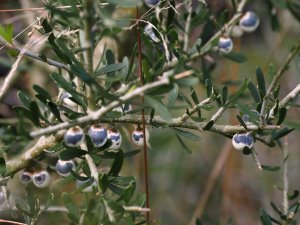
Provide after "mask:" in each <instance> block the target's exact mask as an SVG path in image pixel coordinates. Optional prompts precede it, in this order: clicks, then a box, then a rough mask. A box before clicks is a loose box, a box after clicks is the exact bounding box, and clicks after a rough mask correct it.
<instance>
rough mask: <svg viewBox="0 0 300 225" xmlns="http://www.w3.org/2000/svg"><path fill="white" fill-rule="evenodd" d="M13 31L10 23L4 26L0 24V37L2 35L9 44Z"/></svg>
mask: <svg viewBox="0 0 300 225" xmlns="http://www.w3.org/2000/svg"><path fill="white" fill-rule="evenodd" d="M13 31H14V29H13V26H12V24H9V25H6V26H2V25H0V37H1V36H2V37H3V38H4V39H5V40H6V41H7V42H8V43H10V44H12V38H13Z"/></svg>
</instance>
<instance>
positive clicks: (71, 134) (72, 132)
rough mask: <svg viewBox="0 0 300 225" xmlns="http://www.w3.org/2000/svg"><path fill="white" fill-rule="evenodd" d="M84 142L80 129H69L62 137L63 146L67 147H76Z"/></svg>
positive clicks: (77, 127) (76, 127)
mask: <svg viewBox="0 0 300 225" xmlns="http://www.w3.org/2000/svg"><path fill="white" fill-rule="evenodd" d="M83 140H84V133H83V130H82V129H81V127H79V126H75V127H71V128H70V129H69V130H67V132H66V133H65V135H64V141H65V144H66V145H67V146H69V147H78V146H79V145H80V144H81V143H82V141H83Z"/></svg>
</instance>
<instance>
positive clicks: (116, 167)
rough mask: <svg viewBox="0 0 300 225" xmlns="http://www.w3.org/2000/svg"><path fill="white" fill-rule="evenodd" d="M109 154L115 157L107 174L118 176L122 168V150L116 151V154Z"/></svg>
mask: <svg viewBox="0 0 300 225" xmlns="http://www.w3.org/2000/svg"><path fill="white" fill-rule="evenodd" d="M111 153H113V154H114V155H115V156H114V158H115V159H114V162H113V164H112V166H111V168H110V171H109V173H108V174H109V175H112V176H118V174H119V172H120V171H121V169H122V166H123V161H124V154H123V151H122V150H118V151H117V152H111Z"/></svg>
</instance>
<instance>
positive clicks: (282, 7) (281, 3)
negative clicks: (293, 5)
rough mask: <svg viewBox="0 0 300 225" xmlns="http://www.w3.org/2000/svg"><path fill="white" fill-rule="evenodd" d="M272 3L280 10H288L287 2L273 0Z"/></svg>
mask: <svg viewBox="0 0 300 225" xmlns="http://www.w3.org/2000/svg"><path fill="white" fill-rule="evenodd" d="M271 2H272V4H273V5H274V6H275V7H278V8H280V9H285V8H286V1H285V0H271Z"/></svg>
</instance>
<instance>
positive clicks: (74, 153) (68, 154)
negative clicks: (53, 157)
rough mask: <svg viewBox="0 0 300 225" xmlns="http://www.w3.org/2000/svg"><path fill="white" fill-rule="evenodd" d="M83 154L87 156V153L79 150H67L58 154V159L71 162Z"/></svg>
mask: <svg viewBox="0 0 300 225" xmlns="http://www.w3.org/2000/svg"><path fill="white" fill-rule="evenodd" d="M85 154H87V151H84V150H80V149H77V148H68V149H66V150H64V151H62V152H61V153H60V154H59V158H60V159H61V160H71V159H74V158H76V157H81V156H83V155H85Z"/></svg>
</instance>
